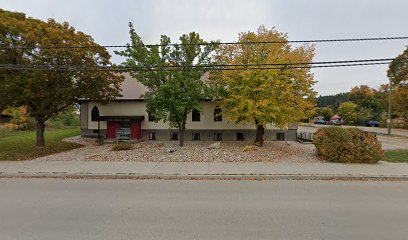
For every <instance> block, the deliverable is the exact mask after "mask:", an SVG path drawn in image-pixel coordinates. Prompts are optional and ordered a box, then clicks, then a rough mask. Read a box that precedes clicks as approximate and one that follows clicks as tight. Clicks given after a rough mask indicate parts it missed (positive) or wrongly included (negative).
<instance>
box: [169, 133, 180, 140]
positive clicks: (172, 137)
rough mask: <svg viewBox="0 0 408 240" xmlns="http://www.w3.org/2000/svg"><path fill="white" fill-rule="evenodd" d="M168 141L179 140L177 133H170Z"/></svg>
mask: <svg viewBox="0 0 408 240" xmlns="http://www.w3.org/2000/svg"><path fill="white" fill-rule="evenodd" d="M170 140H179V134H178V132H171V133H170Z"/></svg>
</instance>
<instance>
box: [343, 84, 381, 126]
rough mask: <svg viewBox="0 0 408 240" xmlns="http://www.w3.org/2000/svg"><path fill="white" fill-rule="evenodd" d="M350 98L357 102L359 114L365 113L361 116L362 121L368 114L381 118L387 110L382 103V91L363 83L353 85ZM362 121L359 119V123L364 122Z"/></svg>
mask: <svg viewBox="0 0 408 240" xmlns="http://www.w3.org/2000/svg"><path fill="white" fill-rule="evenodd" d="M349 99H350V101H351V102H354V103H355V104H357V111H358V112H359V113H358V114H359V115H360V113H361V114H363V115H362V116H361V117H359V119H361V120H362V121H363V119H364V118H365V117H368V116H369V117H370V118H374V119H376V120H379V119H380V116H381V113H382V112H384V111H385V108H383V104H382V103H381V93H380V92H379V91H377V90H376V89H374V88H370V87H369V86H366V85H361V86H356V87H353V88H352V89H351V90H350V92H349ZM367 120H370V119H367ZM362 121H359V124H361V123H364V122H362ZM364 121H365V120H364Z"/></svg>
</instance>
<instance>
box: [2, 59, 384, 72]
mask: <svg viewBox="0 0 408 240" xmlns="http://www.w3.org/2000/svg"><path fill="white" fill-rule="evenodd" d="M389 63H390V61H387V62H368V63H350V64H332V65H312V66H302V65H299V66H277V67H221V68H216V67H207V68H201V70H203V71H224V70H235V71H237V70H240V71H246V70H272V69H275V70H279V69H281V70H284V69H294V68H297V69H307V68H334V67H352V66H371V65H382V64H389ZM0 69H5V70H43V71H68V72H70V71H108V72H180V71H189V70H187V69H174V68H171V69H165V68H159V69H151V68H150V69H149V68H140V67H121V68H117V67H103V68H101V67H97V66H95V67H90V66H88V67H80V66H55V65H53V66H48V65H32V66H30V65H17V66H12V65H4V64H0Z"/></svg>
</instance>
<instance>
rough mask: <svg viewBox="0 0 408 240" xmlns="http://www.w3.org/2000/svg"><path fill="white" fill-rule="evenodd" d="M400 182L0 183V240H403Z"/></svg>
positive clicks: (404, 189) (405, 192)
mask: <svg viewBox="0 0 408 240" xmlns="http://www.w3.org/2000/svg"><path fill="white" fill-rule="evenodd" d="M407 220H408V183H407V182H336V181H330V182H328V181H215V180H214V181H160V180H155V181H152V180H149V181H147V180H146V181H131V180H58V179H0V239H1V240H9V239H10V240H11V239H12V240H18V239H41V240H47V239H52V240H55V239H59V240H61V239H70V240H71V239H98V240H100V239H109V240H113V239H115V240H116V239H166V240H167V239H189V240H190V239H234V240H237V239H302V240H304V239H342V240H343V239H406V238H407V236H408V228H407Z"/></svg>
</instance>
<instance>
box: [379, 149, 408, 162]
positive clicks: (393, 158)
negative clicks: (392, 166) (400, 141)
mask: <svg viewBox="0 0 408 240" xmlns="http://www.w3.org/2000/svg"><path fill="white" fill-rule="evenodd" d="M382 160H383V161H387V162H406V163H408V150H387V151H384V157H383V158H382Z"/></svg>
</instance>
